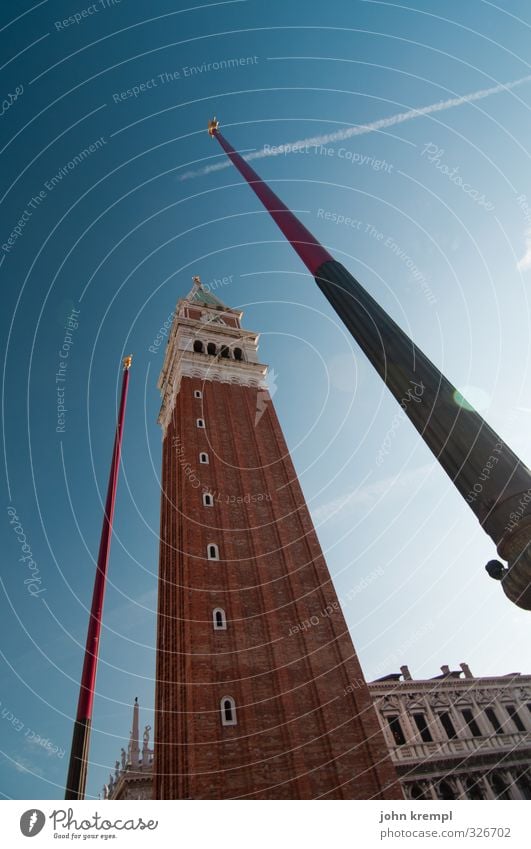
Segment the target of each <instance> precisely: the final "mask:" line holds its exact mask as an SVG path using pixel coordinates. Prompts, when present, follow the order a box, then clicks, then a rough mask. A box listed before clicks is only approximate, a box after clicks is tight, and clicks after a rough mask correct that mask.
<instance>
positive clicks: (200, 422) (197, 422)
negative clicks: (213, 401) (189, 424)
mask: <svg viewBox="0 0 531 849" xmlns="http://www.w3.org/2000/svg"><path fill="white" fill-rule="evenodd" d="M196 425H197V427H200V428H204V426H205V421H204V419H197V420H196Z"/></svg>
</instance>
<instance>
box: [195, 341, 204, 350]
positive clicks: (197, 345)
mask: <svg viewBox="0 0 531 849" xmlns="http://www.w3.org/2000/svg"><path fill="white" fill-rule="evenodd" d="M203 350H204V348H203V343H202V342H201V340H200V339H195V340H194V351H195V353H196V354H202V353H203Z"/></svg>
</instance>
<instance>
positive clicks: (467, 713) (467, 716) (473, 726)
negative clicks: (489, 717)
mask: <svg viewBox="0 0 531 849" xmlns="http://www.w3.org/2000/svg"><path fill="white" fill-rule="evenodd" d="M461 713H462V714H463V719H464V720H465V722H466V724H467V725H468V727H469V728H470V730H471V732H472V736H473V737H481V731H480V730H479V725H478V724H477V722H476V720H475V719H474V717H473V715H472V711H471V710H470V709H469V708H465V709H464V710H462V711H461Z"/></svg>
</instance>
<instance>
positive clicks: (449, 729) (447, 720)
mask: <svg viewBox="0 0 531 849" xmlns="http://www.w3.org/2000/svg"><path fill="white" fill-rule="evenodd" d="M439 719H440V720H441V725H442V727H443V728H444V730H445V731H446V736H447V737H448V739H449V740H453V739H455V737H457V731H456V730H455V728H454V724H453V722H452V719H451V717H450V714H449V713H446V711H445V712H444V713H440V714H439Z"/></svg>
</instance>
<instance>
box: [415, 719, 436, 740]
mask: <svg viewBox="0 0 531 849" xmlns="http://www.w3.org/2000/svg"><path fill="white" fill-rule="evenodd" d="M413 719H414V720H415V725H416V726H417V728H418V730H419V734H420V736H421V739H422V740H423V742H424V743H431V742H432V740H433V737H432V736H431V733H430V729H429V728H428V724H427V722H426V717H425V716H424V714H423V713H414V714H413Z"/></svg>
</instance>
